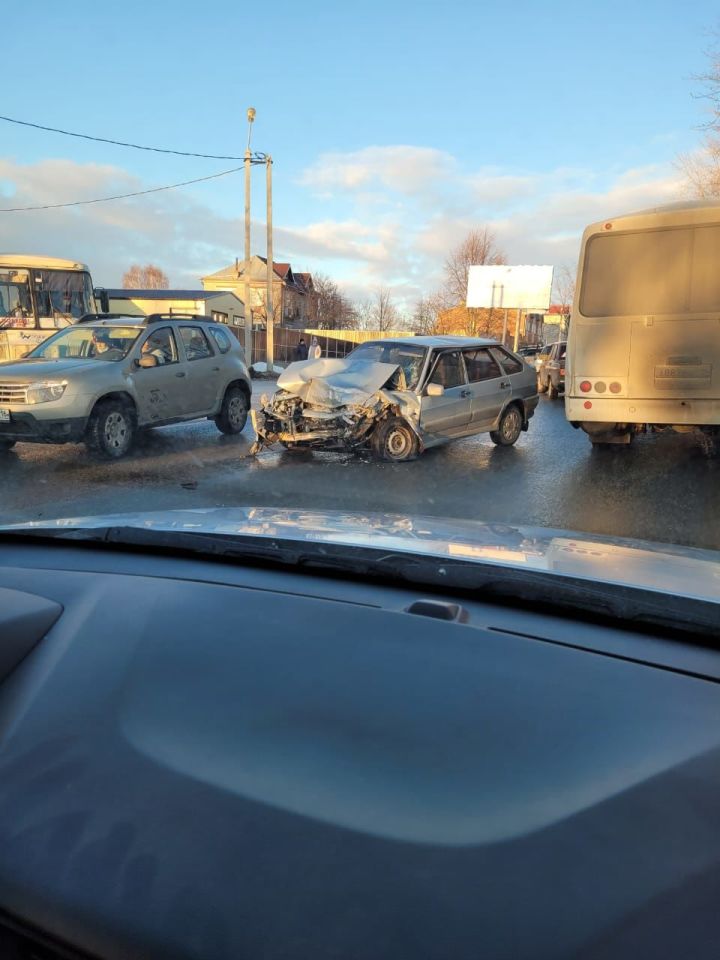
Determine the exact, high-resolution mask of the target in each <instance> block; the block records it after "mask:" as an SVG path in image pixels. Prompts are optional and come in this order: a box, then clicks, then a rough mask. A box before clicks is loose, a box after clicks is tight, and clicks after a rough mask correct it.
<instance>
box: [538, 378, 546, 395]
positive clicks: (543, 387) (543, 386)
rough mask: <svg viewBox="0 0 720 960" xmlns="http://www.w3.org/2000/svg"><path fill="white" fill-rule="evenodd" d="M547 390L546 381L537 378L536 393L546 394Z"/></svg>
mask: <svg viewBox="0 0 720 960" xmlns="http://www.w3.org/2000/svg"><path fill="white" fill-rule="evenodd" d="M547 388H548V385H547V380H544V379H543V378H542V377H538V378H537V390H538V393H546V392H547Z"/></svg>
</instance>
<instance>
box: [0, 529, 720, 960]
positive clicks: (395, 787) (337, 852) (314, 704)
mask: <svg viewBox="0 0 720 960" xmlns="http://www.w3.org/2000/svg"><path fill="white" fill-rule="evenodd" d="M719 678H720V656H719V655H718V653H717V651H716V650H715V649H713V648H712V647H710V646H700V645H698V646H694V645H691V644H688V643H684V642H682V643H681V642H679V641H677V640H674V639H672V638H669V637H661V636H653V635H651V634H649V633H647V632H646V633H643V634H639V633H635V632H633V631H632V630H631V629H629V628H625V627H623V626H622V625H619V624H618V625H616V626H615V627H611V626H609V625H607V624H606V625H600V624H593V623H589V622H583V621H580V620H573V619H569V618H568V617H566V616H565V617H560V616H553V615H551V614H548V613H538V612H535V611H533V610H529V609H521V608H519V607H515V606H513V604H512V603H507V604H503V605H500V604H496V603H487V602H484V601H483V599H482V596H481V595H468V594H463V595H458V594H442V593H439V592H431V591H429V590H428V589H427V588H422V589H419V588H418V589H415V588H413V587H412V586H411V585H410V586H408V585H404V586H403V585H397V584H396V585H393V584H388V585H381V584H377V583H367V582H363V581H362V580H361V579H358V580H352V579H350V578H348V577H347V576H344V577H339V576H335V577H333V576H330V575H327V576H326V575H324V574H322V573H314V574H313V573H308V572H297V571H294V570H292V569H288V570H282V569H267V568H265V567H261V566H253V565H250V564H242V563H239V562H234V563H227V562H221V561H217V560H207V561H206V560H202V559H199V558H192V557H187V556H172V555H166V554H159V553H158V554H155V553H140V552H133V551H130V550H128V551H116V550H108V549H104V548H102V547H97V546H82V545H76V544H72V545H67V544H53V545H48V544H37V545H35V544H30V543H21V544H11V543H4V544H1V545H0V955H1V956H3V957H5V956H7V957H31V956H33V957H41V958H43V960H55V958H58V957H75V958H79V957H97V958H103V960H105V958H107V960H129V958H138V957H143V958H155V957H158V958H188V960H209V958H218V960H222V958H232V960H240V958H262V960H281V958H282V960H296V958H297V960H300V958H312V960H330V958H333V960H336V958H343V960H349V958H358V960H360V958H362V960H364V958H368V960H371V958H372V960H409V958H413V957H422V958H425V960H450V958H453V960H465V958H467V960H477V958H478V957H481V956H482V957H493V958H496V957H497V958H505V957H507V958H513V960H518V958H524V957H528V958H530V957H532V958H535V960H538V958H545V957H547V958H558V957H593V958H596V957H597V958H599V957H614V958H618V957H633V958H636V957H640V956H653V957H654V958H658V957H677V956H683V957H695V956H698V957H700V956H703V957H704V956H707V957H711V956H713V957H714V956H715V955H716V952H717V948H716V941H717V938H718V933H720V920H718V914H717V899H716V898H717V891H718V888H719V884H720V871H719V866H720V802H719V801H720V688H719V687H718V679H719Z"/></svg>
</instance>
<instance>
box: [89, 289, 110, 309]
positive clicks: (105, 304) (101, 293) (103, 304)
mask: <svg viewBox="0 0 720 960" xmlns="http://www.w3.org/2000/svg"><path fill="white" fill-rule="evenodd" d="M93 293H94V295H95V300H96V302H97V303H99V304H100V312H101V313H110V297H109V296H108V292H107V290H106V289H105V288H104V287H95V289H94V290H93Z"/></svg>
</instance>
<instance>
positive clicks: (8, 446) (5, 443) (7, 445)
mask: <svg viewBox="0 0 720 960" xmlns="http://www.w3.org/2000/svg"><path fill="white" fill-rule="evenodd" d="M16 443H17V440H5V439H4V438H3V439H0V453H5V451H6V450H12V448H13V447H14V446H15V444H16Z"/></svg>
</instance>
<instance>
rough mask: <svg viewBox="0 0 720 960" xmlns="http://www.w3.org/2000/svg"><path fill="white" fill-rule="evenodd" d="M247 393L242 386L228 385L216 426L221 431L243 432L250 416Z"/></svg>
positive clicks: (229, 432)
mask: <svg viewBox="0 0 720 960" xmlns="http://www.w3.org/2000/svg"><path fill="white" fill-rule="evenodd" d="M248 406H249V404H248V398H247V394H246V393H245V391H244V390H242V389H241V388H240V387H228V388H227V390H226V391H225V396H224V397H223V402H222V407H221V408H220V413H219V414H218V415H217V416H216V417H215V426H216V427H217V428H218V430H219V431H220V432H221V433H227V434H234V433H242V431H243V430H244V429H245V424H246V423H247V418H248Z"/></svg>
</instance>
